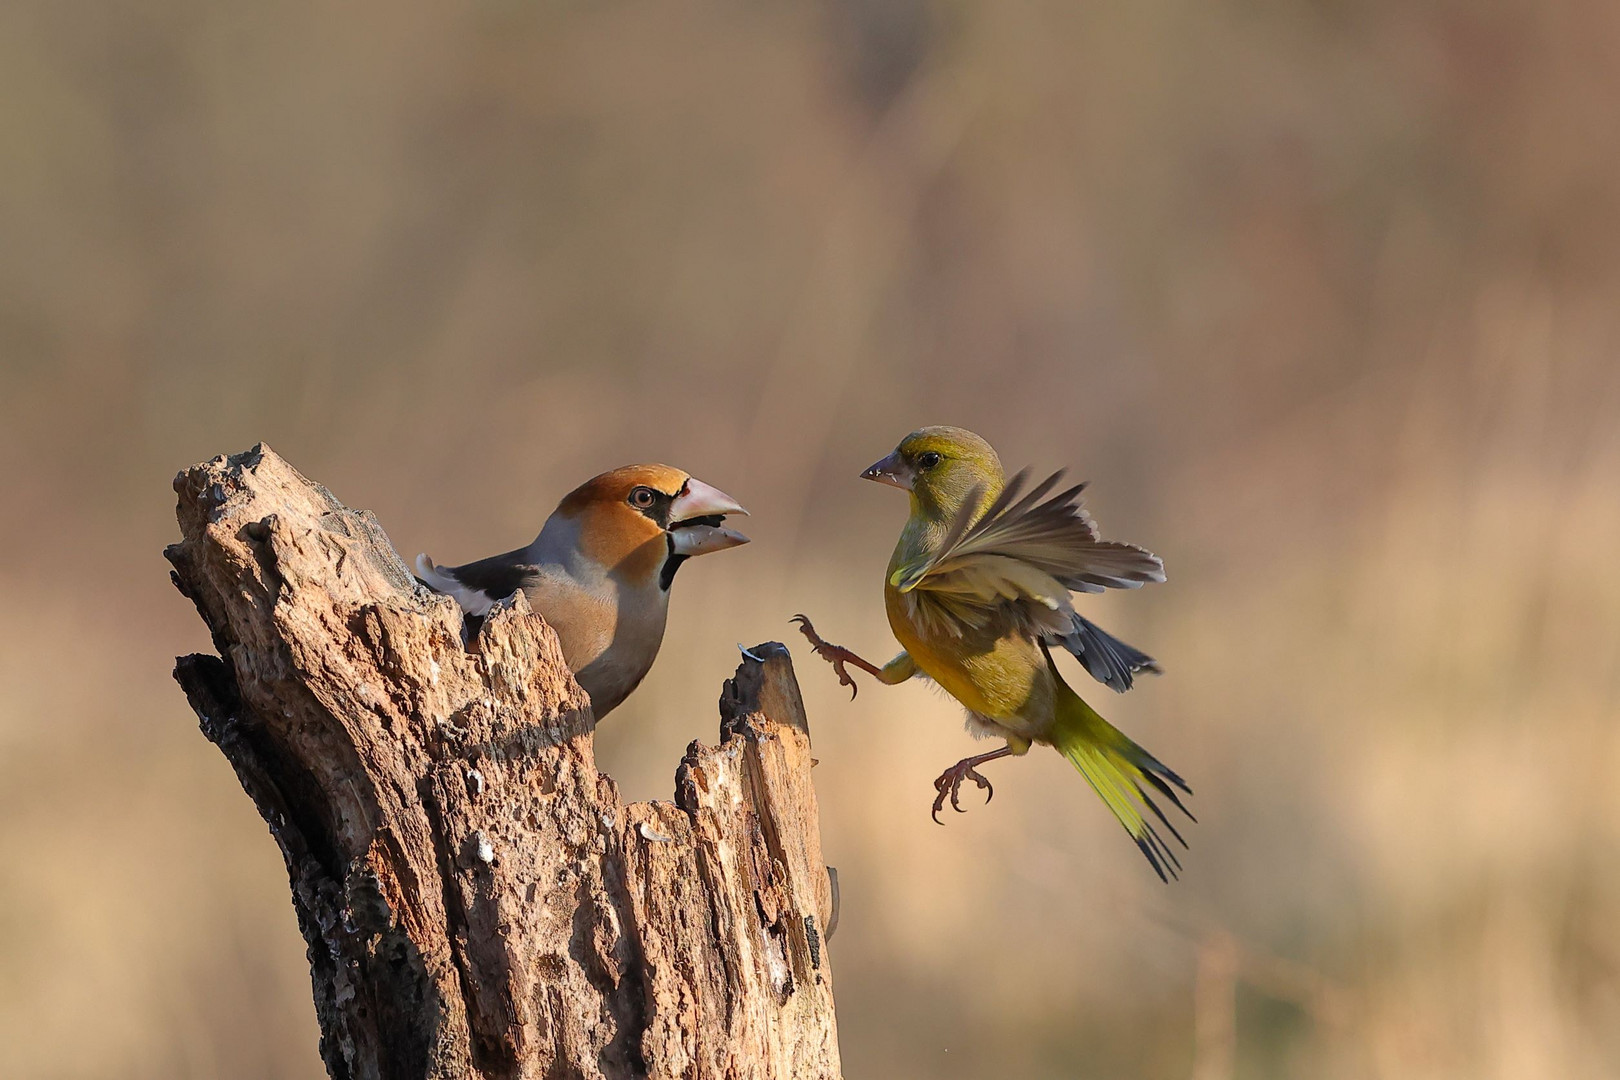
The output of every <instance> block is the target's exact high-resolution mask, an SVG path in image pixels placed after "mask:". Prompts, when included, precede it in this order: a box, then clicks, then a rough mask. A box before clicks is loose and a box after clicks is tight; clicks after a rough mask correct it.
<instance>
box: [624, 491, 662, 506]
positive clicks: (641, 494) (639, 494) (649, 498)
mask: <svg viewBox="0 0 1620 1080" xmlns="http://www.w3.org/2000/svg"><path fill="white" fill-rule="evenodd" d="M656 497H657V496H655V495H654V494H653V489H652V488H649V487H638V488H636V489H635V490H634V491H632V492H631V493H630V505H632V506H639V507H641V508H643V509H645V508H647V507H649V506H651V505H652V504H653V500H654V499H655V498H656Z"/></svg>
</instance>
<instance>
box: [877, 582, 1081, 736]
mask: <svg viewBox="0 0 1620 1080" xmlns="http://www.w3.org/2000/svg"><path fill="white" fill-rule="evenodd" d="M883 597H884V604H885V606H886V608H887V609H888V615H889V627H890V629H892V630H893V631H894V636H895V638H896V639H897V640H898V641H899V642H900V644H901V645H902V646H903V647H904V648H905V650H906V652H907V653H909V654H910V655H911V658H912V659H913V660H915V661H916V662H917V666H918V667H919V668H920V669H921V670H922V672H923V674H925V675H927V676H928V677H929V678H930V679H932V680H934V682H936V683H938V684H939V685H940V686H942V687H943V688H944V689H945V691H946V692H947V693H949V694H950V695H951V696H952V697H953V698H955V699H956V700H957V701H959V702H961V703H962V704H963V705H964V706H966V707H967V708H969V709H971V710H973V711H974V712H976V713H980V714H982V715H984V716H988V717H990V718H992V719H994V720H999V721H1003V722H1005V723H1007V725H1008V726H1009V727H1013V728H1015V729H1016V730H1020V731H1023V730H1025V729H1028V730H1031V731H1037V730H1044V729H1045V727H1046V725H1047V724H1048V723H1049V722H1050V719H1051V712H1052V694H1053V688H1052V679H1051V675H1050V673H1049V671H1048V668H1047V664H1046V657H1045V656H1044V655H1042V653H1041V650H1040V647H1039V646H1038V645H1036V644H1035V642H1033V641H1031V640H1030V639H1029V638H1027V637H1026V636H1024V635H1023V634H1022V633H1021V632H1018V631H1016V630H1012V629H1011V628H1008V629H1007V630H1006V631H1004V632H999V633H998V632H997V631H996V630H995V629H987V630H982V631H977V632H974V631H968V632H966V633H964V634H963V635H962V636H961V637H957V636H955V635H939V634H930V633H927V632H926V631H925V630H924V628H923V627H921V626H919V625H918V623H917V621H916V620H915V619H914V618H913V617H912V612H911V605H910V604H909V603H908V601H907V598H906V595H905V594H903V593H901V592H900V590H899V589H897V588H895V587H893V586H886V587H885V588H884V591H883Z"/></svg>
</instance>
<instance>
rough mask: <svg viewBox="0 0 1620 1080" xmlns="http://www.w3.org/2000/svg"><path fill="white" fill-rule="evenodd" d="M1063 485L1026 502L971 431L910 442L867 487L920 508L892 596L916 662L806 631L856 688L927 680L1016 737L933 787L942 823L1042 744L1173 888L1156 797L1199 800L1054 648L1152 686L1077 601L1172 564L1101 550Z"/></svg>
mask: <svg viewBox="0 0 1620 1080" xmlns="http://www.w3.org/2000/svg"><path fill="white" fill-rule="evenodd" d="M1062 475H1063V474H1062V473H1057V474H1054V475H1053V476H1052V477H1050V478H1049V479H1047V480H1045V481H1043V482H1041V483H1039V484H1037V485H1035V487H1034V488H1033V489H1031V490H1028V491H1026V490H1025V483H1026V478H1027V477H1026V474H1025V473H1019V474H1018V475H1017V476H1014V477H1013V478H1012V479H1011V480H1008V479H1007V478H1006V474H1005V473H1004V472H1003V471H1002V468H1001V459H1000V458H999V457H997V456H996V452H995V450H993V449H991V447H990V444H989V443H987V442H985V441H984V440H983V439H981V438H979V436H977V435H975V434H973V432H971V431H964V430H963V429H962V428H954V427H929V428H923V429H922V430H920V431H914V432H912V433H911V434H910V435H908V436H906V437H905V438H904V439H903V440H901V442H900V445H899V446H898V447H896V448H895V450H894V452H893V453H891V454H889V455H888V456H887V457H885V458H884V459H883V460H881V461H879V462H877V463H876V464H874V465H872V467H871V468H869V469H867V470H866V471H865V472H864V473H862V474H861V476H862V478H863V479H866V480H875V481H877V482H878V483H882V484H890V485H892V486H894V487H897V488H900V489H902V490H904V491H905V492H907V493H908V494H909V496H910V501H911V517H910V519H909V520H908V521H907V522H906V526H905V528H904V529H903V530H902V531H901V533H900V541H899V543H898V544H896V545H895V549H894V555H893V557H892V558H891V559H890V560H889V570H888V580H887V581H886V582H885V583H884V590H883V599H884V606H885V607H886V608H887V610H888V616H889V628H890V629H891V630H893V631H894V636H895V637H896V638H897V639H898V640H899V642H900V644H901V646H903V647H904V649H905V651H904V652H902V653H901V654H900V655H899V656H896V657H895V658H894V659H893V660H890V661H889V662H888V663H887V664H884V665H883V666H882V667H879V666H878V665H876V664H873V663H869V662H868V661H866V660H863V659H861V658H860V657H859V656H857V655H855V654H854V653H852V652H850V651H849V650H848V649H844V648H841V647H840V646H837V645H831V644H828V643H827V642H825V641H823V640H821V638H820V637H819V636H818V635H817V634H816V631H815V628H814V627H812V626H811V625H810V620H809V619H806V618H805V617H804V616H802V615H800V616H798V617H797V618H798V621H799V623H800V629H802V630H803V631H804V634H805V636H806V637H808V638H809V639H810V643H811V645H812V646H814V648H815V650H816V652H817V653H818V654H819V655H820V656H822V657H823V658H824V659H826V660H828V661H829V662H831V663H832V665H833V667H834V669H835V670H836V671H837V673H838V677H839V679H840V681H841V682H843V683H844V685H846V686H853V685H854V681H853V680H852V679H851V678H850V676H849V675H848V673H847V672H846V671H845V670H844V665H845V664H853V665H855V666H856V667H858V668H860V669H861V670H863V671H866V672H867V673H869V674H871V675H873V676H875V677H876V678H877V679H878V681H879V682H882V683H887V684H891V685H892V684H894V683H899V682H904V681H905V680H907V679H909V678H911V677H912V676H913V675H926V676H927V677H928V678H930V679H932V680H933V681H934V682H936V683H938V684H939V685H940V686H941V687H943V688H944V689H945V690H946V691H947V692H948V693H949V694H950V695H951V696H952V697H954V698H955V699H956V700H957V701H959V702H961V703H962V705H963V706H965V707H966V709H967V724H968V730H969V731H970V732H972V733H973V734H974V735H977V736H978V737H980V738H985V737H989V736H994V737H998V738H1001V739H1004V740H1006V745H1004V746H1002V747H1000V748H998V749H996V750H992V751H990V752H989V753H987V754H978V755H976V756H974V757H969V758H963V759H962V760H961V761H959V762H957V763H956V764H955V765H952V766H951V767H950V768H949V769H946V770H945V772H944V774H943V775H942V776H940V778H939V779H938V780H936V781H934V791H935V798H934V820H935V821H938V820H939V812H940V810H941V809H943V808H944V805H945V801H946V800H947V799H949V800H950V803H951V806H952V807H953V808H955V809H957V810H960V809H962V807H961V805H960V803H959V802H958V801H957V800H958V794H959V792H960V789H961V786H962V783H963V782H964V781H966V780H971V781H973V782H974V783H975V784H977V785H978V786H979V787H981V788H983V789H984V790H985V791H986V792H990V790H991V788H990V781H988V780H986V779H985V778H984V777H983V776H981V775H980V774H979V772H978V766H980V765H983V764H984V763H985V762H987V761H994V760H995V759H997V758H1001V757H1007V756H1008V755H1017V754H1024V753H1027V752H1028V751H1029V748H1030V746H1031V745H1032V744H1035V743H1040V744H1042V745H1044V746H1050V747H1052V748H1053V749H1055V750H1057V752H1058V753H1060V754H1062V755H1063V756H1064V757H1065V758H1067V759H1068V760H1069V762H1070V763H1071V764H1072V765H1073V766H1074V767H1075V768H1076V769H1077V770H1079V772H1080V774H1081V775H1082V776H1084V777H1085V778H1086V780H1087V781H1089V782H1090V784H1091V786H1092V787H1093V788H1095V789H1096V791H1097V794H1098V795H1100V796H1102V800H1103V802H1104V803H1106V804H1107V805H1108V809H1109V810H1111V811H1113V813H1114V816H1115V817H1117V818H1118V819H1119V822H1120V824H1122V825H1124V826H1125V831H1126V832H1128V833H1130V835H1131V839H1133V840H1135V841H1136V845H1137V847H1138V848H1140V849H1141V851H1142V854H1143V855H1145V856H1146V857H1147V860H1148V862H1149V863H1150V864H1151V865H1152V866H1153V869H1154V871H1156V872H1157V873H1158V875H1159V876H1160V877H1161V878H1165V877H1167V876H1170V875H1174V874H1175V873H1176V871H1177V870H1179V869H1180V865H1181V864H1180V863H1179V862H1178V861H1177V859H1176V855H1175V852H1174V851H1172V850H1171V849H1170V847H1169V846H1168V845H1167V844H1166V843H1165V841H1164V838H1163V837H1162V836H1160V835H1159V831H1158V828H1157V826H1156V824H1155V822H1156V823H1157V825H1162V826H1164V828H1165V829H1167V830H1168V831H1169V833H1170V835H1171V836H1173V837H1175V838H1176V839H1177V840H1181V834H1180V833H1179V832H1177V831H1176V827H1175V826H1174V825H1172V824H1170V819H1169V818H1167V817H1165V815H1164V813H1163V811H1162V810H1160V808H1159V807H1158V805H1157V804H1156V803H1155V802H1154V801H1153V796H1155V795H1157V796H1159V797H1161V798H1163V799H1164V800H1166V801H1167V802H1169V803H1171V804H1172V805H1174V806H1175V807H1176V808H1177V809H1178V810H1181V811H1182V812H1183V813H1186V807H1185V806H1183V805H1182V802H1181V799H1180V797H1179V796H1178V795H1177V794H1176V791H1177V789H1180V790H1181V791H1182V792H1184V793H1186V794H1189V795H1190V794H1191V791H1190V790H1189V789H1188V787H1187V785H1186V783H1185V781H1183V780H1182V779H1181V777H1179V776H1177V775H1176V774H1175V773H1174V772H1172V771H1170V769H1168V768H1166V767H1165V765H1164V763H1163V762H1161V761H1159V759H1158V758H1156V757H1154V756H1153V755H1152V754H1150V753H1148V752H1147V751H1146V750H1144V749H1142V748H1141V747H1140V746H1138V745H1136V743H1134V742H1132V741H1131V740H1130V739H1129V738H1127V737H1126V735H1125V733H1124V732H1122V731H1120V730H1119V729H1118V728H1116V727H1115V726H1114V725H1112V724H1110V723H1109V722H1108V721H1107V720H1104V719H1103V718H1102V717H1101V716H1100V715H1098V714H1097V711H1096V710H1095V709H1093V708H1092V707H1091V706H1090V705H1088V704H1087V703H1086V702H1085V701H1084V700H1083V699H1082V698H1081V697H1080V695H1079V694H1077V693H1075V692H1074V690H1073V689H1071V688H1070V686H1069V684H1068V683H1066V682H1064V680H1063V676H1062V675H1061V674H1059V672H1058V669H1057V665H1056V664H1054V663H1053V661H1052V653H1053V652H1054V651H1067V652H1070V653H1073V654H1074V656H1075V657H1076V658H1078V659H1079V661H1080V662H1081V663H1082V664H1084V665H1085V667H1086V670H1087V671H1089V672H1090V673H1091V674H1092V676H1093V677H1095V678H1096V679H1097V680H1098V681H1099V682H1101V683H1103V684H1104V685H1106V686H1109V687H1111V688H1112V689H1114V690H1119V691H1124V690H1126V689H1128V688H1129V687H1130V686H1131V683H1132V675H1133V674H1134V673H1135V672H1138V671H1149V672H1155V673H1156V672H1157V671H1158V670H1159V666H1158V664H1157V663H1155V662H1154V660H1153V658H1152V657H1150V656H1148V655H1146V654H1145V653H1142V652H1140V651H1139V650H1137V649H1134V648H1132V647H1131V646H1129V645H1126V644H1125V643H1124V642H1122V641H1120V640H1118V639H1117V638H1115V637H1113V636H1112V635H1109V634H1107V633H1104V632H1103V631H1102V630H1101V629H1099V628H1098V627H1097V626H1096V625H1095V624H1093V623H1091V622H1089V621H1087V620H1086V619H1085V618H1083V617H1081V616H1080V614H1079V613H1077V612H1076V611H1075V610H1074V603H1073V600H1072V598H1071V597H1070V595H1069V594H1070V593H1074V592H1082V593H1093V592H1102V591H1103V590H1104V589H1134V588H1137V587H1139V586H1141V585H1143V584H1144V583H1147V582H1150V581H1163V580H1164V564H1163V563H1162V562H1160V561H1159V558H1158V556H1156V555H1154V554H1152V553H1151V552H1148V551H1145V550H1143V549H1142V548H1139V547H1137V546H1135V545H1134V544H1122V543H1119V542H1118V541H1114V540H1104V539H1102V537H1101V536H1100V535H1099V534H1098V531H1097V524H1096V522H1094V521H1092V519H1091V515H1090V514H1088V513H1086V510H1085V508H1084V507H1083V506H1082V505H1081V503H1080V491H1081V489H1082V488H1084V487H1085V485H1084V484H1078V485H1075V486H1073V487H1069V488H1066V489H1064V490H1062V491H1059V492H1058V493H1057V494H1056V495H1051V494H1050V493H1051V492H1052V491H1053V489H1054V488H1057V487H1058V481H1059V480H1060V479H1061V478H1062ZM1049 495H1050V497H1048V496H1049ZM988 798H989V795H988V794H987V795H986V799H987V800H988ZM1187 816H1188V817H1189V818H1190V817H1191V816H1192V815H1191V814H1188V815H1187ZM1182 843H1183V846H1185V841H1182Z"/></svg>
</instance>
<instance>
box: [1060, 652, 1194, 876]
mask: <svg viewBox="0 0 1620 1080" xmlns="http://www.w3.org/2000/svg"><path fill="white" fill-rule="evenodd" d="M1047 662H1048V664H1050V663H1051V661H1050V659H1048V661H1047ZM1052 677H1053V678H1054V679H1056V680H1057V710H1056V712H1057V718H1056V721H1055V722H1054V723H1053V725H1052V733H1051V740H1052V745H1053V746H1055V747H1057V749H1058V752H1059V753H1061V754H1062V755H1063V756H1064V757H1066V758H1068V759H1069V761H1070V762H1071V763H1073V765H1074V767H1075V768H1077V769H1079V770H1080V774H1081V775H1082V776H1084V777H1085V778H1086V779H1087V780H1088V781H1090V782H1091V786H1092V787H1093V788H1096V789H1097V794H1098V795H1101V796H1102V801H1103V802H1105V803H1107V804H1108V809H1110V810H1112V811H1113V812H1114V816H1115V817H1117V818H1118V819H1119V823H1120V824H1121V825H1123V826H1125V831H1126V832H1128V833H1130V834H1131V839H1132V840H1135V841H1136V846H1137V847H1138V848H1141V849H1142V854H1143V855H1145V856H1147V861H1148V862H1149V863H1151V864H1152V866H1153V869H1154V871H1155V872H1156V873H1157V874H1158V875H1159V877H1160V879H1161V880H1164V881H1169V880H1170V879H1171V878H1173V877H1176V876H1177V871H1179V870H1180V869H1181V862H1180V860H1178V859H1177V858H1176V856H1175V852H1173V851H1171V850H1170V847H1169V845H1167V844H1166V843H1165V842H1164V838H1163V837H1161V836H1160V835H1159V832H1158V830H1157V829H1156V828H1155V827H1154V825H1153V822H1152V821H1150V820H1148V818H1147V813H1151V814H1152V815H1153V816H1154V817H1156V818H1158V819H1159V824H1160V825H1163V826H1164V827H1165V828H1166V829H1169V830H1170V835H1171V836H1173V837H1175V838H1176V840H1177V842H1178V843H1180V844H1181V846H1182V847H1184V848H1185V847H1186V846H1187V841H1185V840H1183V839H1182V838H1181V834H1180V833H1179V832H1177V831H1176V827H1175V826H1174V825H1172V824H1170V820H1169V819H1168V818H1166V817H1165V816H1164V812H1163V811H1162V810H1160V809H1159V807H1158V806H1157V804H1155V803H1154V801H1153V799H1152V798H1151V797H1150V796H1149V794H1148V793H1147V792H1146V791H1144V790H1143V787H1142V785H1143V784H1146V785H1147V786H1148V787H1151V788H1152V789H1153V790H1154V791H1157V792H1158V793H1159V794H1160V795H1163V796H1164V797H1165V798H1167V799H1169V800H1170V801H1171V802H1172V803H1174V804H1175V805H1176V809H1178V810H1180V811H1181V812H1182V813H1183V814H1186V815H1187V818H1188V820H1189V821H1196V820H1197V819H1196V818H1194V817H1193V816H1192V813H1191V812H1190V811H1189V810H1188V809H1187V808H1186V807H1185V806H1183V805H1182V803H1181V799H1180V797H1179V796H1177V795H1176V792H1175V788H1180V789H1181V790H1182V791H1184V792H1186V793H1187V794H1188V795H1191V794H1192V789H1191V788H1189V787H1188V786H1187V782H1186V781H1185V780H1183V779H1182V778H1181V777H1179V776H1177V775H1176V774H1175V773H1173V772H1171V771H1170V769H1168V768H1166V767H1165V765H1164V763H1163V762H1161V761H1160V760H1159V759H1158V758H1156V757H1154V756H1153V755H1152V754H1150V753H1148V752H1147V751H1146V750H1144V749H1142V748H1141V747H1140V746H1137V745H1136V744H1135V743H1134V742H1132V741H1131V740H1130V739H1129V738H1127V737H1126V735H1125V733H1124V732H1123V731H1120V730H1119V729H1118V728H1117V727H1115V726H1114V725H1113V724H1110V723H1109V722H1108V721H1107V720H1104V719H1103V718H1102V717H1101V716H1099V715H1097V710H1095V709H1093V708H1092V707H1091V706H1090V705H1087V704H1086V703H1085V701H1083V700H1082V699H1081V697H1080V695H1079V694H1076V693H1075V692H1074V691H1073V690H1072V689H1070V688H1069V685H1068V684H1067V683H1065V682H1064V681H1063V679H1062V677H1061V676H1059V675H1058V672H1057V668H1056V667H1055V666H1054V667H1053V668H1052ZM1172 784H1173V785H1175V788H1173V787H1172V786H1171V785H1172Z"/></svg>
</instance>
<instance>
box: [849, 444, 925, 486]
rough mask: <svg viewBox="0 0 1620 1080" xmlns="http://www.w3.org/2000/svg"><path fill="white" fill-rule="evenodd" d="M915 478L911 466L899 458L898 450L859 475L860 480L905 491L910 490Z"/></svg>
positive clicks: (915, 475)
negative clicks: (872, 481) (873, 481)
mask: <svg viewBox="0 0 1620 1080" xmlns="http://www.w3.org/2000/svg"><path fill="white" fill-rule="evenodd" d="M916 478H917V474H916V473H914V472H912V470H911V466H910V465H907V464H906V463H905V461H904V459H902V458H901V457H900V451H898V450H896V451H895V452H894V453H892V454H890V455H889V456H888V457H886V458H884V459H883V460H882V461H877V462H873V463H872V465H870V466H869V467H868V468H867V470H866V471H865V472H863V473H861V479H862V480H875V481H877V482H878V483H880V484H892V485H893V486H894V487H897V488H901V489H902V490H905V491H910V490H911V484H912V481H913V480H915V479H916Z"/></svg>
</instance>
